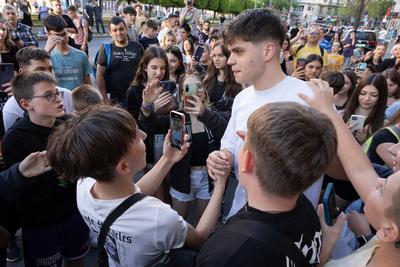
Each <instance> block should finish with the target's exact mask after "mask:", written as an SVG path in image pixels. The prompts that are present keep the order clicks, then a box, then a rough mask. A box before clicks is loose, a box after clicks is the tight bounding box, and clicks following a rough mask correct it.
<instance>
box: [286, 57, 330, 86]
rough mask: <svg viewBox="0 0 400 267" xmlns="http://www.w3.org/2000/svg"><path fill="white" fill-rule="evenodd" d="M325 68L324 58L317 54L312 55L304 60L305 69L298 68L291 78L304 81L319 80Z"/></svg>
mask: <svg viewBox="0 0 400 267" xmlns="http://www.w3.org/2000/svg"><path fill="white" fill-rule="evenodd" d="M323 66H324V61H323V59H322V57H321V56H319V55H316V54H311V55H308V56H307V57H306V58H305V59H304V68H303V67H298V68H296V69H295V71H294V72H293V73H292V75H291V76H292V77H295V78H297V79H300V80H303V81H309V80H310V79H318V78H319V76H320V75H321V73H322V67H323Z"/></svg>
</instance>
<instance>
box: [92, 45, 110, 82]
mask: <svg viewBox="0 0 400 267" xmlns="http://www.w3.org/2000/svg"><path fill="white" fill-rule="evenodd" d="M103 47H104V52H105V53H106V59H107V61H106V72H109V67H110V62H111V43H103ZM99 51H100V49H99ZM99 51H97V53H96V56H95V57H94V61H93V69H92V74H93V77H94V79H95V80H96V75H97V74H96V73H97V58H98V56H99Z"/></svg>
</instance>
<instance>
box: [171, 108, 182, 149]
mask: <svg viewBox="0 0 400 267" xmlns="http://www.w3.org/2000/svg"><path fill="white" fill-rule="evenodd" d="M170 129H171V145H172V146H173V147H175V148H177V149H179V150H180V149H181V146H182V145H183V143H184V136H185V130H184V129H185V114H183V113H180V112H177V111H171V112H170Z"/></svg>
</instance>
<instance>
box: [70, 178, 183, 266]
mask: <svg viewBox="0 0 400 267" xmlns="http://www.w3.org/2000/svg"><path fill="white" fill-rule="evenodd" d="M95 183H96V181H95V180H94V179H92V178H85V179H83V180H81V181H78V183H77V204H78V209H79V212H80V213H81V215H82V217H83V219H84V220H85V222H86V224H87V225H88V226H89V229H90V230H91V231H93V232H94V233H96V234H97V236H98V233H99V232H100V229H101V225H102V224H103V222H104V220H105V219H106V217H107V216H108V215H109V214H110V212H111V211H113V210H114V209H115V208H116V207H117V206H118V205H119V204H120V203H122V201H124V200H125V199H126V198H122V199H114V200H101V199H96V198H94V197H93V196H92V194H91V192H90V190H91V188H92V187H93V185H94V184H95ZM135 187H136V191H140V189H139V187H138V186H136V185H135ZM187 228H188V225H187V223H186V222H185V220H183V219H182V217H181V216H179V215H178V213H177V212H176V211H174V210H172V209H171V207H170V206H169V205H167V204H165V203H163V202H161V201H160V200H158V199H156V198H154V197H150V196H148V197H145V198H144V199H142V200H141V201H139V202H137V203H136V204H134V205H133V206H132V207H130V208H129V209H128V210H126V211H125V213H124V214H122V215H121V216H120V217H119V218H118V219H117V220H116V221H115V222H114V224H113V225H112V226H111V227H110V231H109V233H108V236H107V239H106V243H105V248H106V250H107V254H108V261H109V265H110V266H153V265H155V264H157V263H160V262H167V260H168V254H167V253H168V252H169V250H170V249H174V248H180V247H182V246H183V245H184V243H185V240H186V234H187Z"/></svg>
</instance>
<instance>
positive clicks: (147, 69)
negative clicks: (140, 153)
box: [124, 46, 176, 163]
mask: <svg viewBox="0 0 400 267" xmlns="http://www.w3.org/2000/svg"><path fill="white" fill-rule="evenodd" d="M163 80H169V67H168V57H167V54H166V53H165V51H164V50H163V49H162V48H160V47H155V46H152V47H149V48H148V49H147V50H146V52H145V53H144V55H143V58H142V60H141V61H140V63H139V66H138V71H137V73H136V77H135V79H134V81H133V82H132V84H131V86H130V87H129V88H128V90H127V92H126V97H125V101H124V107H125V108H126V109H127V110H128V112H129V113H130V114H131V115H132V116H133V117H134V118H135V119H136V120H138V121H139V127H140V128H141V129H142V130H143V131H145V132H146V134H147V135H149V138H147V139H146V140H148V141H146V152H147V153H146V156H147V162H148V163H154V148H153V140H152V137H153V135H154V134H156V133H162V134H165V133H166V132H167V130H168V128H169V111H170V110H172V109H174V108H175V107H176V105H175V100H174V99H173V97H172V95H171V93H170V92H168V91H163V88H162V87H161V84H160V81H163ZM160 113H161V114H164V115H161V114H160ZM152 115H153V116H152ZM149 117H151V118H153V119H154V121H151V122H150V121H149V119H148V118H149ZM160 121H163V122H164V124H162V123H161V124H159V122H160ZM153 123H154V124H153ZM155 125H156V126H155Z"/></svg>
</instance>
